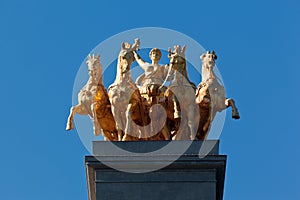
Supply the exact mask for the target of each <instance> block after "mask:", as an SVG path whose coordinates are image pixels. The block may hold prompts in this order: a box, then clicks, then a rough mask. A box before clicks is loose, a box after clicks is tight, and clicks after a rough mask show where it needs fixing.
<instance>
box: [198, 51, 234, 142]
mask: <svg viewBox="0 0 300 200" xmlns="http://www.w3.org/2000/svg"><path fill="white" fill-rule="evenodd" d="M200 59H201V60H202V81H201V83H200V84H199V86H198V88H197V92H196V103H197V104H198V106H199V110H200V119H199V126H198V131H197V135H196V139H199V140H205V139H206V137H207V135H208V133H209V130H210V127H211V123H212V121H213V119H214V117H215V115H216V113H217V112H221V111H222V110H224V109H226V108H228V107H231V108H232V118H233V119H239V118H240V115H239V112H238V109H237V107H236V106H235V102H234V100H233V99H231V98H226V94H225V89H224V87H223V86H222V85H221V84H220V83H219V82H218V77H217V76H216V74H215V73H214V67H215V61H216V59H217V55H216V53H215V52H214V51H212V52H210V51H208V52H206V53H204V54H202V55H201V56H200Z"/></svg>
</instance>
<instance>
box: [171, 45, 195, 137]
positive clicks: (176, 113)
mask: <svg viewBox="0 0 300 200" xmlns="http://www.w3.org/2000/svg"><path fill="white" fill-rule="evenodd" d="M185 49H186V48H185V46H184V47H183V48H182V49H181V47H180V46H179V45H177V46H174V51H172V50H171V49H169V55H168V57H169V59H170V66H169V69H170V72H169V73H170V74H172V75H173V76H174V78H173V79H172V80H171V81H170V85H169V87H168V89H167V91H166V101H167V110H169V112H168V111H167V112H168V113H169V114H168V118H169V121H170V120H171V121H175V130H174V128H172V127H170V130H173V139H174V140H190V139H194V136H195V134H196V130H195V122H194V119H195V114H196V113H195V111H197V110H196V104H195V90H196V86H195V84H194V83H192V82H191V81H190V80H189V77H188V73H187V68H186V59H185ZM170 111H172V112H171V116H170ZM179 122H181V124H180V126H179Z"/></svg>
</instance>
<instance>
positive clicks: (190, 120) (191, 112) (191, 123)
mask: <svg viewBox="0 0 300 200" xmlns="http://www.w3.org/2000/svg"><path fill="white" fill-rule="evenodd" d="M194 109H195V107H194V106H193V105H189V109H188V113H187V120H188V127H189V130H190V139H191V140H194V139H195V135H196V131H195V130H194V129H195V126H194V125H195V124H194V123H195V122H194V118H195V110H194Z"/></svg>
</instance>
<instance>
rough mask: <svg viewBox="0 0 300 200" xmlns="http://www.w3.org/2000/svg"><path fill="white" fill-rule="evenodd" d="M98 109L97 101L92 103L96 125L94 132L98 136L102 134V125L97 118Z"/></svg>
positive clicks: (93, 118) (93, 119)
mask: <svg viewBox="0 0 300 200" xmlns="http://www.w3.org/2000/svg"><path fill="white" fill-rule="evenodd" d="M96 109H97V103H92V104H91V111H92V116H91V118H92V122H93V125H94V127H93V128H94V134H95V136H98V135H100V133H101V127H100V124H99V122H98V119H97V113H96Z"/></svg>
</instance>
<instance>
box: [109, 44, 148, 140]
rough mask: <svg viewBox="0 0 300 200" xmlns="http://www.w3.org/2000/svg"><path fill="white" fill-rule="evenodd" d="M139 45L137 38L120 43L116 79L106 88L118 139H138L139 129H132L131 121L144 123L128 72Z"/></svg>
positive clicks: (139, 98)
mask: <svg viewBox="0 0 300 200" xmlns="http://www.w3.org/2000/svg"><path fill="white" fill-rule="evenodd" d="M139 45H140V40H139V39H136V40H135V43H134V44H133V45H130V44H129V43H122V49H121V51H120V53H119V56H118V64H117V74H116V79H115V81H114V83H113V84H112V85H110V86H109V89H108V95H109V99H110V102H111V105H112V107H111V110H112V113H113V116H114V118H115V121H116V128H117V131H118V140H119V141H121V140H123V141H127V140H139V139H140V135H139V133H140V131H139V130H136V129H135V130H133V126H134V124H133V123H136V124H137V125H139V126H144V125H145V124H146V118H145V116H146V115H145V114H144V111H145V109H144V108H143V102H142V98H141V95H140V93H139V89H138V88H137V86H136V85H135V83H134V81H133V79H132V76H131V73H130V67H131V65H132V63H133V61H134V56H133V51H135V50H137V49H138V48H139Z"/></svg>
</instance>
